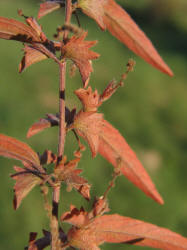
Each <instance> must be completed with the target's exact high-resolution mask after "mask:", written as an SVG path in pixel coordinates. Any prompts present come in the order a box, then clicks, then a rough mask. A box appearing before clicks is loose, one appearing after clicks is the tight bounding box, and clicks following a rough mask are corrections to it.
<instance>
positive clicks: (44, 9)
mask: <svg viewBox="0 0 187 250" xmlns="http://www.w3.org/2000/svg"><path fill="white" fill-rule="evenodd" d="M60 7H61V4H60V3H59V2H55V1H53V2H52V1H46V2H45V3H41V4H40V9H39V12H38V19H40V18H41V17H43V16H45V15H47V14H49V13H51V12H52V11H54V10H57V9H59V8H60Z"/></svg>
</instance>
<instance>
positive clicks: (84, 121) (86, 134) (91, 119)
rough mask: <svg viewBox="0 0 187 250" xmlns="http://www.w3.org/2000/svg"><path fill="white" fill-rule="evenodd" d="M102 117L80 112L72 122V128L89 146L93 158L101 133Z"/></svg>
mask: <svg viewBox="0 0 187 250" xmlns="http://www.w3.org/2000/svg"><path fill="white" fill-rule="evenodd" d="M102 117H103V115H102V114H99V113H95V112H83V111H80V112H79V113H78V114H77V115H76V117H75V120H74V128H75V129H76V131H77V133H78V134H79V135H80V136H82V137H83V138H84V139H85V140H86V141H87V142H88V144H89V146H90V150H91V152H92V157H95V156H96V154H97V152H98V147H99V135H100V133H102V121H103V119H102Z"/></svg>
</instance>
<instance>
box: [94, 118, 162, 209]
mask: <svg viewBox="0 0 187 250" xmlns="http://www.w3.org/2000/svg"><path fill="white" fill-rule="evenodd" d="M98 152H99V153H100V154H101V155H102V156H103V157H104V158H105V159H106V160H108V161H109V162H110V163H111V164H112V165H113V166H114V167H117V168H118V167H119V169H120V171H121V172H122V173H123V174H124V175H125V176H126V177H127V179H128V180H130V181H131V182H132V183H133V184H134V185H135V186H137V187H138V188H139V189H141V190H142V191H143V192H144V193H145V194H146V195H148V196H149V197H151V198H152V199H154V200H155V201H157V202H158V203H160V204H163V203H164V202H163V199H162V197H161V196H160V194H159V193H158V192H157V190H156V188H155V185H154V184H153V182H152V180H151V178H150V177H149V175H148V174H147V172H146V171H145V169H144V167H143V166H142V164H141V163H140V161H139V160H138V158H137V157H136V155H135V153H134V152H133V150H132V149H131V148H130V147H129V145H128V144H127V142H126V141H125V139H124V138H123V137H122V135H121V134H120V133H119V131H118V130H117V129H115V128H114V127H113V126H112V125H111V124H110V123H108V122H107V121H105V120H103V122H102V132H101V133H100V135H99V147H98Z"/></svg>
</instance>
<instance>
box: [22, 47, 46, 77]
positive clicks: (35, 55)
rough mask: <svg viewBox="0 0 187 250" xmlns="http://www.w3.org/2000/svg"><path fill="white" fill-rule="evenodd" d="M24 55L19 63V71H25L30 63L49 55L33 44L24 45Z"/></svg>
mask: <svg viewBox="0 0 187 250" xmlns="http://www.w3.org/2000/svg"><path fill="white" fill-rule="evenodd" d="M23 50H24V56H23V58H22V60H21V63H20V64H19V72H20V73H21V72H23V70H25V69H26V68H28V67H29V66H30V65H32V64H34V63H37V62H40V61H42V60H45V59H46V58H47V56H46V55H45V54H43V53H41V52H40V51H39V50H37V49H35V48H33V47H32V46H28V45H25V46H24V49H23Z"/></svg>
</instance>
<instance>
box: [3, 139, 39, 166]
mask: <svg viewBox="0 0 187 250" xmlns="http://www.w3.org/2000/svg"><path fill="white" fill-rule="evenodd" d="M0 155H2V156H4V157H8V158H14V159H16V160H20V161H23V162H26V163H28V164H31V165H32V166H34V167H37V168H40V160H39V157H38V155H37V153H35V152H34V151H33V150H32V149H31V148H30V147H29V146H28V145H27V144H25V143H24V142H21V141H18V140H17V139H15V138H12V137H9V136H6V135H3V134H0Z"/></svg>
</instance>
